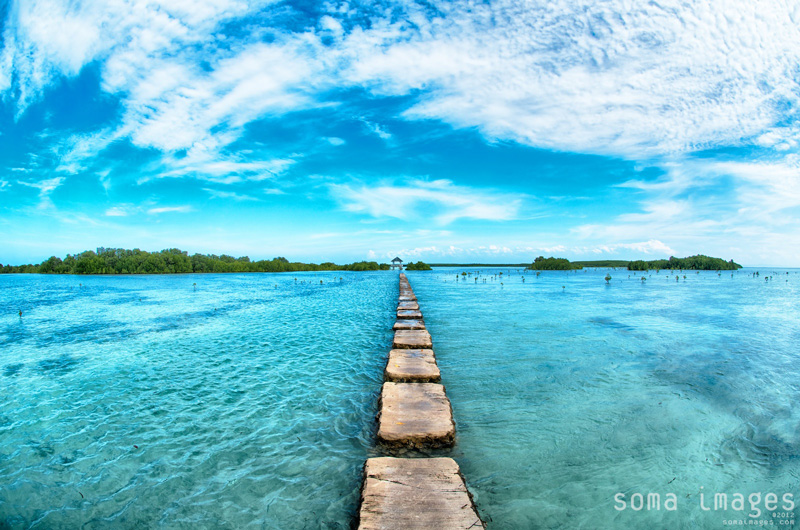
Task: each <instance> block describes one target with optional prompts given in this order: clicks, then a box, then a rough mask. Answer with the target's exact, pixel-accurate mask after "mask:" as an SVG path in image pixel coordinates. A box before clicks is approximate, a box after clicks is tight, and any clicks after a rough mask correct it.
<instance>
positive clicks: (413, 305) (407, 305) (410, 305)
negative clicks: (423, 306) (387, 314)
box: [397, 302, 419, 311]
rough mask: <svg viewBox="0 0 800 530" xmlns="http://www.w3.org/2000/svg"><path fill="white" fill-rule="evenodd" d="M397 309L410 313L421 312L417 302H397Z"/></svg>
mask: <svg viewBox="0 0 800 530" xmlns="http://www.w3.org/2000/svg"><path fill="white" fill-rule="evenodd" d="M397 309H407V310H409V311H419V304H418V303H417V302H397Z"/></svg>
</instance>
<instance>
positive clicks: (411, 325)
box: [392, 320, 425, 331]
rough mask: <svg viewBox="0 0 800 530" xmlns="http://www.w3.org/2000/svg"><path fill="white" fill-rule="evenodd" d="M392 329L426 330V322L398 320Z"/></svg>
mask: <svg viewBox="0 0 800 530" xmlns="http://www.w3.org/2000/svg"><path fill="white" fill-rule="evenodd" d="M392 329H393V330H395V331H397V330H398V329H425V322H423V321H422V320H398V321H397V322H395V323H394V326H392Z"/></svg>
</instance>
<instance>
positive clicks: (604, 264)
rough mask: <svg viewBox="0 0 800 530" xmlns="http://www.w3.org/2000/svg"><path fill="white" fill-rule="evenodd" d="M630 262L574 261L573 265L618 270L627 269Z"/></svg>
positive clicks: (612, 260)
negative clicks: (618, 268) (620, 268)
mask: <svg viewBox="0 0 800 530" xmlns="http://www.w3.org/2000/svg"><path fill="white" fill-rule="evenodd" d="M628 263H629V261H628V260H624V259H603V260H595V261H573V262H572V264H573V265H580V266H581V267H602V268H616V267H627V266H628Z"/></svg>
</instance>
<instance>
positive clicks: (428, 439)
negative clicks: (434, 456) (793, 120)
mask: <svg viewBox="0 0 800 530" xmlns="http://www.w3.org/2000/svg"><path fill="white" fill-rule="evenodd" d="M378 440H379V441H380V442H381V443H383V444H385V445H387V446H390V447H411V448H417V449H424V448H435V447H451V446H452V445H453V444H455V441H456V426H455V423H453V411H452V409H451V408H450V400H449V399H447V396H446V395H445V393H444V386H442V385H439V384H436V383H392V382H388V383H384V384H383V390H381V411H380V417H379V420H378Z"/></svg>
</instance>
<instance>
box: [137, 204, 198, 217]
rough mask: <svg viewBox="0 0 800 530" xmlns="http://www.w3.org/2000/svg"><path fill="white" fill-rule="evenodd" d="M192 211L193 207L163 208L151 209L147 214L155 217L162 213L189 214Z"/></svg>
mask: <svg viewBox="0 0 800 530" xmlns="http://www.w3.org/2000/svg"><path fill="white" fill-rule="evenodd" d="M191 211H192V207H191V206H161V207H159V208H150V209H149V210H147V213H149V214H150V215H155V214H160V213H188V212H191Z"/></svg>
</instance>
